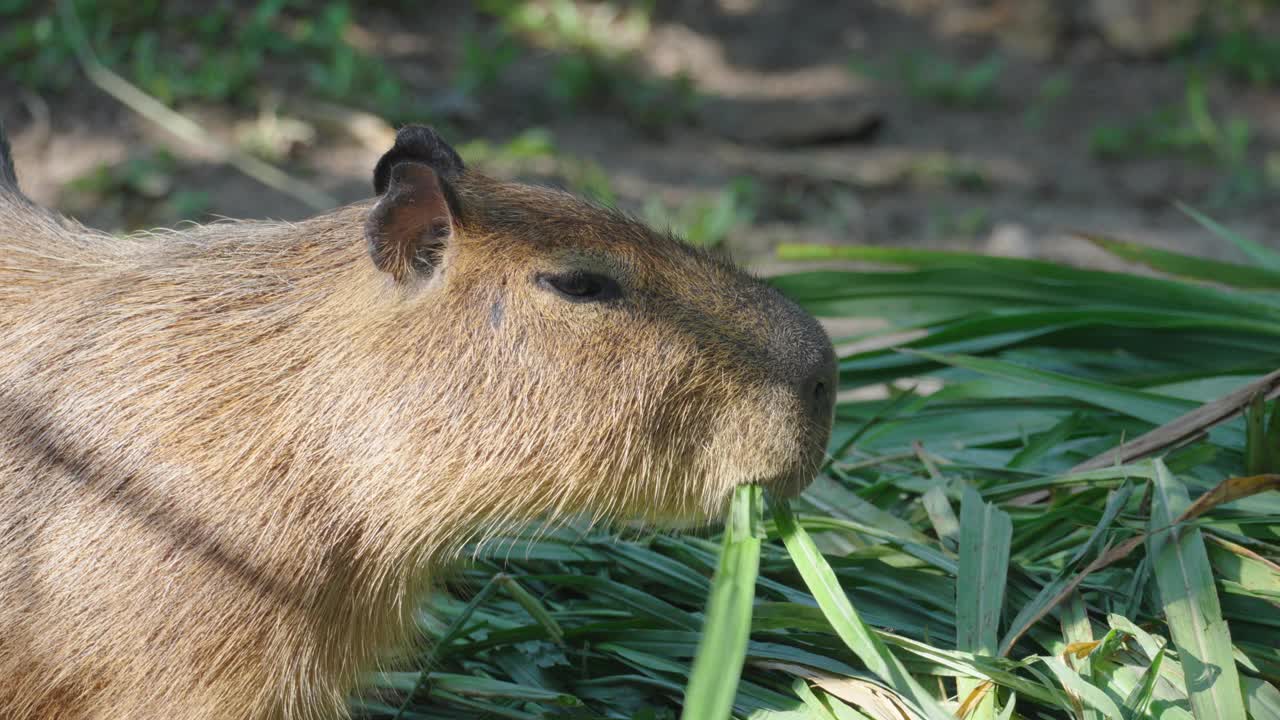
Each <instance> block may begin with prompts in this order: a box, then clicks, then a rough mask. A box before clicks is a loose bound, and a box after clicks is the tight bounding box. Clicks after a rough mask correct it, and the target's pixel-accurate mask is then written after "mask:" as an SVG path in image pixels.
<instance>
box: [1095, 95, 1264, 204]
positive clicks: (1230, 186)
mask: <svg viewBox="0 0 1280 720" xmlns="http://www.w3.org/2000/svg"><path fill="white" fill-rule="evenodd" d="M1253 137H1254V132H1253V127H1252V126H1251V125H1250V123H1249V121H1248V120H1247V119H1245V118H1243V117H1240V116H1230V117H1226V118H1220V117H1215V115H1214V112H1213V110H1212V108H1211V107H1210V102H1209V94H1208V90H1207V89H1206V84H1205V80H1204V77H1203V74H1202V73H1200V72H1197V71H1193V72H1192V73H1190V75H1189V76H1188V79H1187V83H1186V89H1185V92H1184V102H1183V104H1182V106H1180V107H1173V108H1164V109H1161V110H1157V111H1155V112H1153V113H1151V114H1150V115H1148V116H1146V117H1143V118H1140V119H1138V120H1137V121H1135V122H1132V123H1127V124H1103V125H1099V126H1097V127H1095V128H1094V129H1093V132H1092V134H1091V135H1090V140H1089V148H1090V151H1091V152H1092V153H1093V154H1094V155H1095V156H1097V157H1099V158H1102V159H1109V160H1116V159H1125V158H1131V157H1141V156H1151V155H1160V154H1167V153H1171V154H1177V155H1182V156H1185V157H1188V158H1191V159H1198V160H1201V161H1207V162H1211V163H1214V164H1216V165H1217V166H1218V167H1221V168H1222V169H1223V170H1224V171H1225V174H1224V176H1223V178H1222V179H1221V180H1220V182H1219V184H1218V185H1217V186H1216V187H1215V188H1214V189H1213V191H1212V192H1211V194H1210V197H1209V198H1208V201H1209V204H1210V205H1211V206H1212V207H1215V208H1222V207H1224V206H1228V205H1230V204H1233V203H1235V202H1240V201H1246V200H1251V199H1255V198H1258V197H1260V196H1262V195H1264V194H1266V193H1268V192H1269V191H1271V190H1272V189H1274V188H1273V187H1272V185H1273V183H1272V182H1271V181H1270V178H1269V177H1268V175H1267V172H1266V169H1265V168H1264V167H1260V166H1259V165H1258V164H1257V163H1255V162H1253V159H1252V158H1251V157H1250V154H1249V148H1250V146H1251V145H1252V143H1253Z"/></svg>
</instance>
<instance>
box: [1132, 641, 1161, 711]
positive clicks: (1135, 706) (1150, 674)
mask: <svg viewBox="0 0 1280 720" xmlns="http://www.w3.org/2000/svg"><path fill="white" fill-rule="evenodd" d="M1163 661H1164V648H1163V647H1162V648H1160V649H1159V650H1158V651H1157V652H1156V656H1155V657H1154V658H1152V660H1151V664H1150V665H1148V666H1147V669H1146V670H1144V671H1143V672H1142V679H1141V680H1140V681H1139V682H1138V684H1137V686H1135V687H1134V688H1133V692H1131V693H1129V697H1127V698H1125V701H1124V720H1140V719H1141V718H1144V717H1146V716H1147V707H1148V706H1150V705H1151V695H1152V693H1154V692H1155V689H1156V680H1158V679H1159V678H1160V663H1161V662H1163Z"/></svg>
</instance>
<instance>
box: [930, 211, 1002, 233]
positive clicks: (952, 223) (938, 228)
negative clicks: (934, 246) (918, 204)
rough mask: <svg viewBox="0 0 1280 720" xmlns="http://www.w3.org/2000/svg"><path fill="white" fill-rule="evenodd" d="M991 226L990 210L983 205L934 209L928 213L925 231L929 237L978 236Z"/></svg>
mask: <svg viewBox="0 0 1280 720" xmlns="http://www.w3.org/2000/svg"><path fill="white" fill-rule="evenodd" d="M990 228H991V211H990V210H989V209H987V208H985V207H971V208H964V209H959V210H955V209H946V208H939V209H935V210H934V211H933V212H931V213H930V214H929V220H928V226H927V232H928V234H929V236H930V237H934V238H948V237H963V238H974V237H979V236H981V235H982V234H983V233H985V232H986V231H987V230H989V229H990Z"/></svg>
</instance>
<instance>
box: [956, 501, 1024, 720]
mask: <svg viewBox="0 0 1280 720" xmlns="http://www.w3.org/2000/svg"><path fill="white" fill-rule="evenodd" d="M1012 538H1013V522H1012V521H1011V520H1010V519H1009V514H1008V513H1006V512H1004V511H1002V510H1000V509H999V508H997V507H996V506H995V505H991V504H988V503H985V502H983V501H982V496H980V495H979V494H978V493H977V491H975V490H974V489H973V488H972V487H970V486H968V485H966V486H965V489H964V498H963V500H962V502H961V504H960V578H959V582H958V584H957V585H956V647H957V649H959V650H967V651H969V652H972V653H974V654H977V655H995V654H996V649H997V637H998V633H999V630H1000V610H1001V608H1002V607H1004V588H1005V576H1006V574H1007V572H1008V569H1009V548H1010V543H1011V542H1012ZM981 683H982V681H981V680H977V679H972V678H961V679H959V680H957V688H958V689H959V694H960V697H968V696H969V694H970V693H972V692H973V691H974V690H975V689H976V688H977V687H978V685H980V684H981ZM995 715H996V705H995V696H994V695H993V694H991V693H988V694H987V695H986V696H985V697H984V698H983V699H982V700H981V701H980V702H979V703H978V704H977V706H976V707H975V708H974V710H973V713H972V715H971V717H973V718H975V719H977V720H984V719H987V720H994V718H995Z"/></svg>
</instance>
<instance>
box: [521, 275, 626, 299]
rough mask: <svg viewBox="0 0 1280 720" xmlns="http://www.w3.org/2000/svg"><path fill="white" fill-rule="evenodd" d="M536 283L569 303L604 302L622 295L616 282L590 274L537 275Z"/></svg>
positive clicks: (603, 276)
mask: <svg viewBox="0 0 1280 720" xmlns="http://www.w3.org/2000/svg"><path fill="white" fill-rule="evenodd" d="M537 282H538V285H540V286H542V287H544V288H547V289H549V290H552V291H553V292H555V293H556V294H557V295H559V296H560V297H562V298H564V299H565V300H568V301H570V302H604V301H606V300H613V299H615V298H617V297H618V296H619V295H621V294H622V288H620V287H618V283H617V281H616V280H614V279H613V278H611V277H608V276H606V275H599V274H597V273H590V272H581V271H573V272H567V273H539V274H538V276H537Z"/></svg>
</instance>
